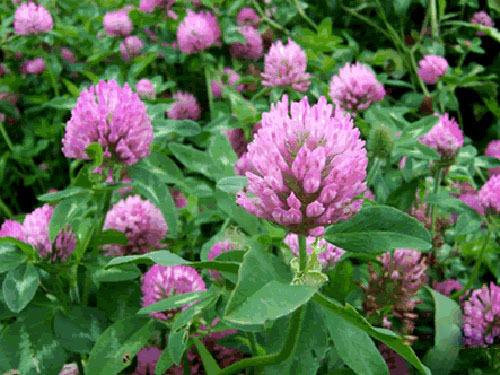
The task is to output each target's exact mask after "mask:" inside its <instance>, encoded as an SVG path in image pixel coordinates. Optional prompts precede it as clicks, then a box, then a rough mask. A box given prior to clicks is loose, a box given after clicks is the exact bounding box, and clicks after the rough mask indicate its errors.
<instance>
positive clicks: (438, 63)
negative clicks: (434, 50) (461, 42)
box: [418, 55, 448, 85]
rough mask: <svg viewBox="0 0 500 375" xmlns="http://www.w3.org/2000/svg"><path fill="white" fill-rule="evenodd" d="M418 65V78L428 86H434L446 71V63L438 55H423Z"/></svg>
mask: <svg viewBox="0 0 500 375" xmlns="http://www.w3.org/2000/svg"><path fill="white" fill-rule="evenodd" d="M418 65H419V68H418V75H419V77H420V78H422V81H424V82H425V83H427V84H429V85H434V84H435V83H436V82H437V81H438V79H439V78H440V77H442V76H444V75H445V73H446V71H447V70H448V61H446V59H445V58H444V57H441V56H438V55H425V56H424V57H423V59H422V60H420V61H419V63H418Z"/></svg>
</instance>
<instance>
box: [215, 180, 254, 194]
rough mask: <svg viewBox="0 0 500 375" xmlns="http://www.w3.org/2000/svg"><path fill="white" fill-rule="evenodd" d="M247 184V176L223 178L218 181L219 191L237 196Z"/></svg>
mask: <svg viewBox="0 0 500 375" xmlns="http://www.w3.org/2000/svg"><path fill="white" fill-rule="evenodd" d="M246 184H247V178H246V177H245V176H229V177H223V178H221V179H220V180H219V181H217V189H219V190H221V191H223V192H225V193H229V194H235V193H238V192H239V191H241V190H243V188H244V187H245V186H246Z"/></svg>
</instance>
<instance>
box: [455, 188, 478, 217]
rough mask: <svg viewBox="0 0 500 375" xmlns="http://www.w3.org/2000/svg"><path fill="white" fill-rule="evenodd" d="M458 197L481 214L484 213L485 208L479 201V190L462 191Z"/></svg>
mask: <svg viewBox="0 0 500 375" xmlns="http://www.w3.org/2000/svg"><path fill="white" fill-rule="evenodd" d="M458 199H460V200H461V201H462V202H464V203H465V204H466V205H467V206H469V207H470V208H472V209H473V210H475V211H476V212H477V213H478V214H479V215H484V208H483V206H482V205H481V202H480V201H479V193H478V192H477V191H471V192H466V193H462V194H460V195H459V196H458Z"/></svg>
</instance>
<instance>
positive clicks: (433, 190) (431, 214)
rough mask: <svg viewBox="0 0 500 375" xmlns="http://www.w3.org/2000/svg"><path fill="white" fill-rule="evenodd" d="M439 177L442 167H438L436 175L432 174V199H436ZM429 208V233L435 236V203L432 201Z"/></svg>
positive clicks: (439, 183)
mask: <svg viewBox="0 0 500 375" xmlns="http://www.w3.org/2000/svg"><path fill="white" fill-rule="evenodd" d="M441 178H442V168H441V167H438V169H437V172H436V175H435V176H434V185H433V188H432V193H433V195H434V199H436V196H437V194H438V193H439V187H440V185H441ZM429 210H430V212H429V213H430V216H431V220H432V226H431V233H432V235H433V236H435V235H436V234H437V233H436V220H437V209H436V205H435V203H432V204H430V205H429Z"/></svg>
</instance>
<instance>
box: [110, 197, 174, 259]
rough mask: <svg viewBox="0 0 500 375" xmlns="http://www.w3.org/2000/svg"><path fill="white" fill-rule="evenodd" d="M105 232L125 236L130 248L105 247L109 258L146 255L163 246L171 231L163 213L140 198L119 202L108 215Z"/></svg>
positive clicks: (120, 246)
mask: <svg viewBox="0 0 500 375" xmlns="http://www.w3.org/2000/svg"><path fill="white" fill-rule="evenodd" d="M104 229H114V230H116V231H119V232H122V233H123V234H125V236H126V237H127V240H128V244H127V245H106V247H105V250H106V252H107V254H108V255H128V254H144V253H147V252H148V251H151V250H154V249H156V248H158V247H159V246H160V241H161V240H162V239H163V238H164V237H165V235H166V234H167V231H168V226H167V223H166V222H165V219H164V218H163V215H162V213H161V211H160V210H159V209H158V208H157V207H156V206H155V205H154V204H152V203H151V202H150V201H147V200H143V199H141V197H139V196H138V195H133V196H130V197H128V198H126V199H123V200H120V201H118V202H117V203H115V204H114V205H113V207H112V208H111V210H109V211H108V213H107V214H106V219H105V221H104Z"/></svg>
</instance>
